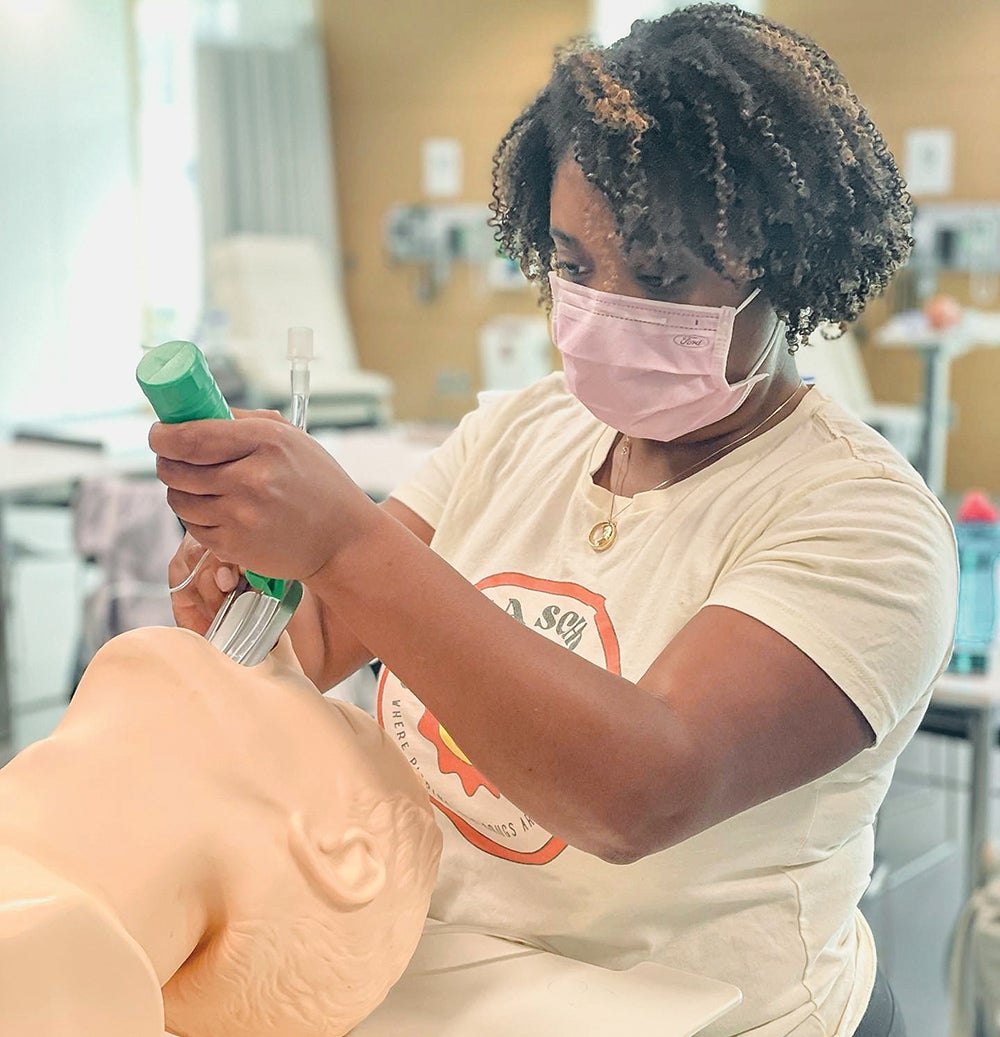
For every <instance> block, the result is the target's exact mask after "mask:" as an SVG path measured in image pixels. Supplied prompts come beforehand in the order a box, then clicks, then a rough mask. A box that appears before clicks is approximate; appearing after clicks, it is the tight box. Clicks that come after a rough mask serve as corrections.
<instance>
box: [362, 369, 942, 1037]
mask: <svg viewBox="0 0 1000 1037" xmlns="http://www.w3.org/2000/svg"><path fill="white" fill-rule="evenodd" d="M613 438H614V432H613V430H611V429H609V428H608V427H607V426H606V425H603V424H602V423H601V422H599V421H598V420H597V419H596V418H594V417H593V416H592V415H591V414H590V413H589V412H588V411H587V410H586V409H585V408H584V407H583V406H582V405H581V404H580V403H579V402H578V401H577V400H575V399H574V398H573V397H572V396H570V395H569V393H568V392H567V391H566V389H565V386H564V383H563V379H562V376H561V375H559V374H556V375H552V376H550V377H548V378H546V379H544V380H542V381H541V382H538V383H536V384H535V385H533V386H531V387H530V388H528V389H526V390H524V391H523V392H520V393H517V394H515V395H513V396H511V397H509V398H507V399H504V400H502V401H500V402H498V403H495V404H493V405H491V406H490V407H488V408H485V409H482V408H481V409H480V410H478V411H475V412H473V413H472V414H470V415H468V416H467V417H466V418H465V419H464V420H463V421H462V423H461V425H460V426H459V428H458V430H457V431H456V432H455V433H454V434H453V435H452V436H451V437H450V439H449V440H448V441H447V442H446V443H445V444H444V445H443V446H442V447H441V448H440V449H439V450H438V451H437V452H436V453H435V454H434V455H433V456H432V457H431V459H430V460H429V461H428V462H427V464H426V465H425V467H424V468H423V470H422V471H421V472H419V473H418V475H417V476H416V477H415V478H414V479H413V480H412V481H411V482H409V483H408V484H406V485H404V486H402V487H400V488H399V489H398V490H397V491H396V492H395V493H394V494H393V496H394V497H396V498H397V499H398V500H400V501H401V502H402V503H404V504H405V505H407V506H408V507H409V508H411V509H412V510H413V511H414V512H416V513H417V514H418V515H419V516H420V517H421V518H423V519H424V520H425V521H427V522H428V523H429V524H430V525H431V526H433V527H434V529H435V535H434V539H433V541H432V547H433V549H434V550H435V551H436V552H438V553H439V554H440V555H442V556H443V557H444V558H445V559H447V561H448V562H450V563H451V565H452V566H454V567H455V568H456V569H457V570H458V571H459V572H460V573H462V574H463V575H464V576H465V577H466V579H468V580H470V581H471V582H472V583H474V584H475V585H476V586H478V587H479V588H480V589H481V590H482V592H483V593H484V594H485V595H487V596H488V597H489V598H490V599H491V600H492V601H494V602H495V603H496V604H497V606H498V607H499V608H501V609H503V610H504V611H505V612H506V613H507V614H508V615H510V616H512V617H514V618H515V619H516V620H518V621H519V622H522V623H525V624H527V625H528V626H529V627H531V628H532V629H533V630H536V631H537V632H538V633H539V634H540V635H541V636H543V637H548V638H551V639H553V640H555V641H557V642H558V643H560V644H562V645H564V646H565V647H566V649H567V650H568V651H571V652H575V653H577V654H578V655H581V656H583V657H584V658H586V659H589V660H590V661H591V662H593V663H595V664H597V665H598V666H602V667H605V668H606V669H608V670H611V671H612V672H615V673H620V674H621V675H622V676H624V677H626V678H628V679H629V680H633V681H638V680H639V678H641V677H642V675H643V674H644V673H645V671H646V670H647V668H648V667H649V666H650V664H651V663H652V662H653V661H654V659H656V657H657V656H658V655H659V654H660V653H661V652H662V651H663V649H664V647H665V646H666V645H667V644H668V643H669V641H670V640H671V638H673V637H674V635H675V634H676V633H677V632H678V631H679V630H680V629H681V627H683V626H684V624H685V623H687V621H688V620H689V619H691V617H692V616H693V615H694V614H695V613H696V612H697V611H698V610H699V609H701V608H703V607H704V606H706V605H724V606H727V607H729V608H733V609H737V610H739V611H741V612H744V613H746V614H748V615H750V616H753V617H755V618H756V619H758V620H760V621H761V622H763V623H766V624H767V625H768V626H770V627H772V628H773V629H774V630H776V631H778V632H779V633H780V634H782V635H783V636H784V637H785V638H787V639H788V640H790V641H791V642H793V643H794V644H795V645H797V646H798V647H799V648H800V649H801V650H802V651H804V652H805V653H806V654H807V655H809V656H810V657H811V658H812V659H813V660H814V661H815V662H816V663H817V664H818V665H819V666H821V667H822V668H823V670H824V671H826V673H828V674H829V675H830V676H831V677H832V678H833V679H834V680H835V681H836V682H837V684H838V685H839V686H840V688H842V689H843V691H844V692H845V693H846V694H847V695H848V696H850V698H851V699H852V700H853V702H854V703H855V704H856V705H857V707H858V708H859V709H860V710H861V712H862V713H863V714H864V716H865V717H866V719H867V720H868V722H869V723H870V725H871V727H872V729H873V731H874V732H875V735H876V743H875V745H874V746H872V747H871V748H869V749H867V750H865V751H864V752H862V753H860V754H859V755H858V756H856V757H855V758H854V759H853V760H851V761H849V762H848V763H847V764H845V765H843V766H842V767H840V768H838V769H837V770H835V771H833V772H832V773H830V774H827V775H826V776H824V777H822V778H820V779H819V780H817V781H813V782H811V783H810V784H808V785H805V786H803V787H801V788H798V789H796V790H794V791H792V792H789V793H786V794H784V795H781V796H778V797H776V798H775V799H772V800H770V801H769V802H766V803H764V804H761V805H760V806H757V807H754V808H752V809H750V810H747V811H745V812H744V813H742V814H739V815H737V816H736V817H733V818H730V819H729V820H727V821H725V822H723V823H721V824H718V825H715V826H714V827H713V828H710V829H709V830H707V831H705V832H702V833H700V834H699V835H697V836H694V837H693V838H690V839H687V840H686V841H684V842H682V843H680V844H679V845H677V846H673V847H671V848H670V849H667V850H664V851H662V852H659V853H655V854H652V855H650V856H648V857H646V858H644V859H642V860H640V861H637V862H636V863H633V864H629V865H626V866H620V865H613V864H608V863H605V862H604V861H602V860H600V859H599V858H597V857H594V856H591V855H589V854H587V853H584V852H581V851H579V850H576V849H574V848H572V847H569V846H567V845H566V844H565V843H563V842H562V841H561V840H560V839H559V838H558V837H556V836H554V835H552V834H551V833H549V832H547V831H545V830H544V829H543V828H541V827H540V826H539V825H537V824H536V823H535V822H534V821H533V820H532V819H531V818H530V817H528V816H527V815H526V814H525V813H524V812H523V811H521V810H519V809H518V808H517V807H516V806H515V805H514V804H513V803H511V802H509V801H508V800H507V799H506V798H505V797H504V795H503V792H502V790H500V789H498V788H495V787H494V786H493V785H492V784H491V783H490V782H489V781H487V780H486V778H484V777H483V776H482V775H481V774H479V772H478V771H477V770H476V768H475V766H474V765H473V764H472V763H470V762H469V761H468V759H467V758H466V757H465V756H464V754H463V753H462V751H461V749H460V747H459V746H457V745H456V744H455V743H454V741H453V740H452V739H451V738H450V737H449V736H448V733H447V731H446V730H444V729H443V728H442V727H441V726H440V725H439V724H438V722H437V720H436V719H435V718H434V717H433V715H432V714H431V713H430V712H429V711H428V710H426V709H425V708H424V707H423V705H422V704H421V703H420V702H419V701H418V700H417V699H416V698H415V696H414V695H413V694H412V693H411V692H410V691H408V689H406V688H405V687H404V686H403V685H402V683H401V682H400V681H399V680H398V679H397V678H396V677H395V676H394V675H393V674H391V673H389V672H388V671H386V672H383V674H382V679H381V681H380V689H379V700H378V716H379V720H380V722H381V723H382V724H383V726H384V727H385V728H386V730H387V731H389V733H390V734H392V735H393V736H394V737H395V738H396V740H397V743H398V744H399V746H400V747H401V749H402V750H403V752H404V753H405V754H406V755H407V757H408V758H409V759H410V762H411V763H412V764H413V766H414V767H415V768H416V769H417V770H418V772H419V773H420V774H421V776H422V777H423V779H424V781H425V782H426V784H427V787H428V790H429V792H430V795H431V797H432V799H433V801H434V803H435V805H436V807H437V813H438V818H439V822H440V824H441V828H442V831H443V833H444V852H443V856H442V862H441V875H440V879H439V884H438V888H437V890H436V893H435V896H434V899H433V902H432V905H431V915H432V917H434V918H438V919H442V920H444V921H446V922H451V923H455V924H459V925H469V926H472V927H476V928H481V929H484V930H487V931H490V932H495V933H499V934H504V935H511V936H516V937H526V938H528V939H530V940H532V941H533V942H536V943H538V944H540V945H541V946H544V947H547V948H549V949H551V950H554V951H557V952H559V953H562V954H566V955H569V956H571V957H575V958H580V959H583V960H586V961H589V962H593V963H595V964H598V965H603V966H606V967H610V968H628V967H629V966H631V965H633V964H635V963H637V962H639V961H644V960H651V961H658V962H662V963H664V964H666V965H670V966H673V967H674V968H679V969H686V970H688V971H690V972H695V973H699V974H701V975H704V976H712V977H715V978H717V979H720V980H724V981H726V982H729V983H734V984H736V985H737V986H738V987H740V988H741V989H742V991H743V995H744V1000H743V1003H742V1005H741V1006H740V1007H739V1008H738V1009H736V1010H734V1011H733V1012H731V1013H729V1014H728V1015H726V1016H725V1017H724V1018H723V1019H722V1020H721V1021H719V1022H718V1023H716V1024H715V1025H714V1026H712V1027H711V1028H710V1029H709V1030H708V1031H706V1032H707V1033H709V1034H711V1035H713V1037H722V1035H726V1034H734V1033H745V1032H749V1033H753V1034H755V1035H758V1037H783V1035H788V1034H794V1035H795V1037H806V1035H810V1037H829V1035H838V1037H839V1035H844V1037H847V1035H850V1034H851V1033H853V1031H854V1029H855V1027H856V1026H857V1023H858V1022H859V1021H860V1019H861V1016H862V1015H863V1014H864V1010H865V1008H866V1006H867V1002H868V997H869V994H870V992H871V989H872V984H873V981H874V975H875V948H874V944H873V941H872V938H871V933H870V931H869V929H868V927H867V925H866V923H865V921H864V919H863V918H862V916H861V914H860V912H859V911H858V910H857V904H858V901H859V899H860V897H861V894H862V893H863V891H864V889H865V887H866V885H867V883H868V880H869V877H870V872H871V867H872V845H873V828H872V822H873V819H874V817H875V813H876V811H877V810H878V807H879V805H880V804H881V802H882V799H883V796H884V795H885V792H886V788H887V787H888V785H889V781H890V778H891V777H892V771H893V766H894V763H895V760H896V758H897V756H898V755H899V753H900V751H901V750H902V748H903V746H904V745H905V744H906V743H907V741H908V740H909V739H910V737H911V736H912V735H913V733H914V731H915V730H916V728H917V725H918V723H919V721H920V718H921V716H922V715H923V712H924V709H925V708H926V706H927V702H928V698H929V696H930V689H931V687H932V685H933V682H934V680H935V678H936V677H937V675H938V674H939V673H940V672H941V671H942V669H943V667H944V666H945V664H946V661H947V657H948V654H949V651H950V646H951V638H952V631H953V627H954V620H955V600H956V594H957V561H956V549H955V543H954V537H953V533H952V529H951V525H950V523H949V521H948V517H947V515H946V513H945V511H944V510H943V508H942V507H941V505H940V504H939V503H938V501H937V500H936V498H935V497H934V496H933V495H932V494H931V493H930V492H929V491H928V489H927V488H926V486H925V485H924V483H923V482H922V480H921V479H920V477H919V476H918V475H917V474H916V473H915V472H914V471H913V469H912V468H911V467H910V466H909V465H908V464H907V463H906V462H905V461H904V460H903V459H902V458H901V457H900V456H899V455H898V454H897V453H896V452H895V451H894V450H893V449H892V447H890V446H889V444H888V443H886V441H885V440H884V439H882V437H881V436H879V435H878V434H877V433H875V432H874V431H872V430H871V429H870V428H868V427H867V426H866V425H864V424H862V423H861V422H860V421H858V420H857V419H856V418H854V417H852V416H850V415H849V414H848V413H846V412H845V411H844V410H842V409H841V408H840V407H839V406H837V405H836V404H835V403H833V402H832V401H831V400H830V399H829V398H828V397H825V396H824V395H823V394H822V393H821V392H820V391H819V390H818V389H815V388H814V389H812V390H811V391H810V392H809V393H808V394H807V395H806V396H805V398H804V399H803V400H802V402H801V403H800V404H799V405H798V407H797V408H796V409H795V410H794V411H793V412H792V413H791V414H790V415H789V416H788V417H787V418H786V419H785V420H783V421H782V422H780V424H778V425H777V426H775V427H774V428H772V429H770V430H769V431H767V432H765V433H764V434H762V435H760V436H758V437H757V438H755V439H753V440H751V441H749V442H747V443H746V444H744V445H742V446H740V447H737V448H736V449H734V450H733V451H732V452H731V453H729V454H728V455H726V456H724V457H722V458H720V459H719V460H718V461H716V462H714V463H713V464H712V465H710V466H709V467H708V468H706V469H703V470H702V471H700V472H698V473H696V474H695V475H692V476H690V477H689V478H686V479H683V480H682V481H681V482H679V483H676V484H674V485H672V486H668V487H666V488H664V489H662V490H657V491H652V492H645V493H639V494H637V495H636V496H635V497H634V498H633V501H634V503H633V504H632V505H631V506H629V507H628V508H627V509H626V510H624V511H623V513H622V514H621V517H620V519H619V522H618V530H619V539H618V542H617V543H616V544H615V545H614V546H613V547H612V548H611V549H610V550H608V551H606V552H604V553H601V554H598V553H596V552H594V551H593V549H592V548H591V547H590V546H589V545H588V543H587V533H588V531H589V530H590V529H591V527H592V526H593V525H594V524H595V523H596V522H598V521H599V520H601V519H603V518H606V517H607V515H608V508H609V504H610V494H609V493H608V492H607V491H606V490H604V489H602V488H601V487H599V486H596V485H595V484H594V482H593V478H592V476H593V473H594V472H595V471H597V469H598V468H599V467H600V466H601V463H602V462H603V461H604V459H605V457H606V456H607V453H608V450H609V449H610V447H611V445H612V441H613ZM427 593H429V594H430V593H433V588H427ZM460 620H461V617H456V622H460ZM719 647H720V651H724V650H725V646H724V645H720V646H719ZM538 693H539V695H544V694H545V689H544V688H539V689H538ZM468 694H469V695H475V694H476V689H475V688H469V689H468ZM715 694H716V695H717V696H718V708H719V709H720V710H722V709H725V695H724V691H723V690H721V689H720V690H718V691H716V692H715ZM558 737H561V738H565V739H568V740H572V738H573V717H572V716H571V715H568V716H566V717H565V718H564V723H563V726H562V728H561V730H560V732H559V734H558ZM593 763H594V767H595V768H600V767H601V766H602V762H601V758H600V755H596V756H595V757H594V761H593ZM512 1032H514V1030H512Z"/></svg>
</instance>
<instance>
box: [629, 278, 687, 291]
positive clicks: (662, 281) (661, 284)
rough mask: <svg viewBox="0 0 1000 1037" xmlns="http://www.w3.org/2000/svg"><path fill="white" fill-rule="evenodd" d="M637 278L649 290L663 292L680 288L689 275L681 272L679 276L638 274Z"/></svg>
mask: <svg viewBox="0 0 1000 1037" xmlns="http://www.w3.org/2000/svg"><path fill="white" fill-rule="evenodd" d="M635 279H636V282H637V283H638V284H641V285H642V287H643V288H645V289H646V291H647V292H659V293H661V294H662V293H663V292H672V291H674V290H675V289H677V288H679V287H680V286H681V285H682V284H683V283H684V282H685V281H686V280H687V276H686V275H684V274H681V275H680V276H678V277H664V276H663V275H662V274H636V277H635Z"/></svg>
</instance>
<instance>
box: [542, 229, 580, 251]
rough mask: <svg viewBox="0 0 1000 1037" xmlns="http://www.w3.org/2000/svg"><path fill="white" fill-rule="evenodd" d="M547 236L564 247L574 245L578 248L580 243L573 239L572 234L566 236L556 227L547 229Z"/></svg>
mask: <svg viewBox="0 0 1000 1037" xmlns="http://www.w3.org/2000/svg"><path fill="white" fill-rule="evenodd" d="M549 236H550V237H552V238H554V239H555V240H556V241H560V242H562V244H564V245H575V246H577V247H579V245H580V242H579V241H578V240H577V239H576V238H574V237H573V235H572V234H567V233H566V232H565V231H563V230H560V229H559V228H558V227H552V226H550V227H549Z"/></svg>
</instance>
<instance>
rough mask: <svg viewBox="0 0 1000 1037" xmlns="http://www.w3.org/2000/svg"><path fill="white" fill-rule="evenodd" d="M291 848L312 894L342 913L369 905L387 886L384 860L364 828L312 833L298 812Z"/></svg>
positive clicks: (293, 820)
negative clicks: (329, 832) (330, 832)
mask: <svg viewBox="0 0 1000 1037" xmlns="http://www.w3.org/2000/svg"><path fill="white" fill-rule="evenodd" d="M288 848H289V850H290V851H291V854H292V857H293V858H294V859H295V863H296V864H297V865H298V866H299V870H300V871H301V872H302V874H303V876H304V877H305V879H306V881H307V882H308V883H309V885H310V887H311V888H312V890H313V892H314V893H316V894H317V896H319V897H321V898H322V899H323V900H325V901H326V902H327V903H329V904H330V905H332V906H333V907H337V908H339V909H340V910H341V911H353V910H356V909H358V908H361V907H364V906H365V905H366V904H370V903H371V902H372V901H373V900H374V899H375V898H376V897H377V896H378V895H379V893H381V892H382V889H383V888H384V887H385V879H386V875H385V859H384V858H383V856H382V852H381V850H380V849H379V847H378V845H377V843H376V842H375V840H374V839H373V838H372V836H371V834H370V833H368V832H366V831H365V830H364V829H363V828H347V829H345V830H344V831H341V832H336V833H333V834H327V833H322V834H319V833H312V832H310V831H309V829H308V826H307V824H306V820H305V818H304V817H303V815H302V813H301V812H297V813H295V814H294V815H292V818H291V821H290V823H289V826H288Z"/></svg>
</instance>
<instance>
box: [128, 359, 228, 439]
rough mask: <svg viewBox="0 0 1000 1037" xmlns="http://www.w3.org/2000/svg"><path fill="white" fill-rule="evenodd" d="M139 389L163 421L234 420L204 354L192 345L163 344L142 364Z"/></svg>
mask: <svg viewBox="0 0 1000 1037" xmlns="http://www.w3.org/2000/svg"><path fill="white" fill-rule="evenodd" d="M135 376H136V379H137V380H138V382H139V387H140V388H141V389H142V391H143V392H144V393H145V394H146V399H148V400H149V402H150V403H151V404H152V405H153V410H154V411H156V416H157V417H158V418H159V419H160V421H165V422H175V421H198V420H200V419H202V418H231V417H232V416H233V415H232V412H231V411H230V409H229V404H228V403H226V399H225V397H224V396H223V395H222V392H221V391H220V389H219V386H218V385H217V384H216V381H215V378H214V377H213V376H212V372H211V371H210V370H209V367H208V361H207V360H206V359H205V355H204V353H202V351H201V350H200V349H199V348H198V347H197V346H196V345H195V344H194V343H193V342H164V343H163V344H162V345H159V346H155V347H154V348H153V349H151V350H149V352H148V353H146V355H145V356H144V357H143V358H142V359H141V360H140V361H139V366H138V367H137V368H136V372H135Z"/></svg>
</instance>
